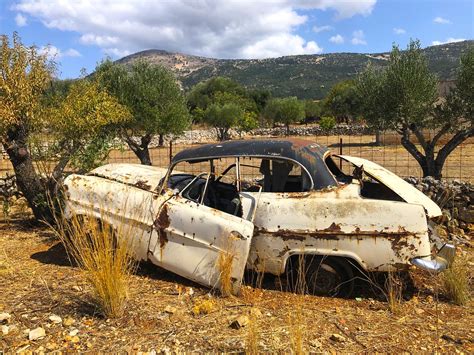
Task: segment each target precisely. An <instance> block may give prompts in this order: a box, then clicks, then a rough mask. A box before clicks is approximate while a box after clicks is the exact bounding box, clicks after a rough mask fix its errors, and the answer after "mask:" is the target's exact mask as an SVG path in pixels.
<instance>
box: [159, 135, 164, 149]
mask: <svg viewBox="0 0 474 355" xmlns="http://www.w3.org/2000/svg"><path fill="white" fill-rule="evenodd" d="M164 145H165V136H164V135H163V134H160V135H159V137H158V146H160V147H163V146H164Z"/></svg>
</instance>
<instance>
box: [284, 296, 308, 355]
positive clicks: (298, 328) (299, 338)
mask: <svg viewBox="0 0 474 355" xmlns="http://www.w3.org/2000/svg"><path fill="white" fill-rule="evenodd" d="M303 321H304V319H303V309H302V305H298V306H297V307H296V308H295V312H294V313H290V314H289V315H288V325H289V329H288V331H289V335H290V349H291V352H292V353H293V354H296V355H300V354H304V353H305V351H304V345H303V344H304V332H305V329H304V324H303Z"/></svg>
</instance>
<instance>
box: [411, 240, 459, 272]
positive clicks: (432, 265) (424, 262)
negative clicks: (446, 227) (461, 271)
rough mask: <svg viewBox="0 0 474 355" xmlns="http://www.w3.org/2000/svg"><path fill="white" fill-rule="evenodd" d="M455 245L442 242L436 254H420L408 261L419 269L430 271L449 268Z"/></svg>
mask: <svg viewBox="0 0 474 355" xmlns="http://www.w3.org/2000/svg"><path fill="white" fill-rule="evenodd" d="M455 255H456V247H455V246H454V245H453V244H444V245H443V246H442V247H441V249H440V250H439V251H438V254H436V255H431V256H421V257H416V258H413V259H411V260H410V262H411V263H412V264H413V265H415V266H416V267H419V268H420V269H423V270H427V271H430V272H440V271H443V270H446V269H447V268H449V266H450V265H451V264H452V263H453V261H454V256H455Z"/></svg>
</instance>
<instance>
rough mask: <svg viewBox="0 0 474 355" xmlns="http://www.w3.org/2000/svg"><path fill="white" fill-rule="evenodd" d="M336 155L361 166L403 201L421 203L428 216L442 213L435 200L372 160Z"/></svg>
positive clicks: (431, 216)
mask: <svg viewBox="0 0 474 355" xmlns="http://www.w3.org/2000/svg"><path fill="white" fill-rule="evenodd" d="M337 156H338V157H340V158H341V159H343V160H345V161H348V162H349V163H351V164H353V165H355V166H357V167H359V168H360V167H361V166H363V167H364V172H365V173H366V174H367V175H368V176H370V177H371V178H373V179H374V180H376V181H378V182H379V183H381V184H383V185H385V186H387V187H388V188H389V189H390V190H392V191H393V192H395V193H396V194H397V195H398V196H400V197H401V198H402V199H403V200H404V201H406V202H408V203H414V204H418V205H422V206H423V207H424V208H425V210H426V215H427V216H428V217H430V218H433V217H437V216H441V215H442V212H441V209H440V208H439V206H438V205H437V204H436V203H435V202H433V200H431V199H430V198H429V197H428V196H426V195H425V194H424V193H423V192H421V191H419V190H418V189H416V188H415V187H414V186H412V185H410V184H409V183H408V182H406V181H405V180H403V179H401V178H400V177H399V176H397V175H395V174H394V173H392V172H391V171H389V170H387V169H385V168H384V167H382V166H380V165H378V164H376V163H374V162H371V161H370V160H366V159H362V158H356V157H351V156H348V155H337Z"/></svg>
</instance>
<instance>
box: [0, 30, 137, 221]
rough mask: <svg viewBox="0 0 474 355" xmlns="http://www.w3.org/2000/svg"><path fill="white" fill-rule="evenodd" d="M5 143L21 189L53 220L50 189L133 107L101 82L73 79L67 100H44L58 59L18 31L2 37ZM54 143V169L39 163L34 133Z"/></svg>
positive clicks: (0, 106) (0, 104)
mask: <svg viewBox="0 0 474 355" xmlns="http://www.w3.org/2000/svg"><path fill="white" fill-rule="evenodd" d="M0 42H1V43H0V73H1V75H0V142H1V144H2V147H3V149H4V150H5V152H6V153H7V155H8V158H9V160H10V162H11V164H12V166H13V169H14V172H15V175H16V181H17V185H18V188H19V189H20V191H21V192H22V193H23V195H24V196H25V198H26V200H27V201H28V204H29V206H30V207H31V209H32V211H33V213H34V215H35V217H36V218H37V219H50V218H51V212H52V211H51V210H50V207H49V205H48V203H47V198H48V194H49V193H50V192H52V191H55V190H56V186H57V184H58V181H60V177H61V175H62V172H63V170H64V168H65V167H66V165H67V164H68V162H69V161H70V159H71V158H72V157H73V156H74V155H75V154H78V153H79V152H80V150H81V149H83V148H84V147H85V146H86V145H87V144H89V143H90V141H91V140H92V139H94V138H95V136H96V134H97V133H98V132H99V131H101V130H102V129H103V128H105V127H106V126H108V125H109V124H111V123H112V124H113V123H117V122H119V121H123V120H126V119H127V118H128V111H127V110H126V109H125V108H124V107H123V106H121V105H120V104H119V103H118V102H117V101H116V100H115V99H114V98H113V97H111V96H110V95H108V94H107V92H105V91H104V90H101V89H100V87H99V86H98V84H97V82H94V81H85V80H84V81H79V82H77V83H74V84H73V88H71V92H70V94H68V95H67V97H66V98H65V100H64V101H62V102H61V103H57V102H55V101H54V100H45V92H46V91H47V89H48V87H49V86H50V85H51V80H52V78H53V74H54V71H55V65H54V62H52V61H51V60H49V59H48V58H47V57H46V55H43V54H40V53H39V52H38V50H37V49H36V48H35V47H27V46H25V45H23V44H22V42H21V39H20V37H19V36H18V35H17V34H16V33H15V34H14V35H13V41H12V43H11V45H10V41H9V38H8V37H7V36H2V37H1V38H0ZM37 134H42V139H43V142H42V144H51V145H55V149H54V153H55V154H54V156H50V157H49V158H50V159H52V161H50V162H49V163H50V164H51V165H53V168H52V170H51V174H49V175H47V176H44V175H42V174H40V173H39V172H38V170H37V167H38V164H34V163H35V161H34V156H33V155H32V152H31V147H32V138H33V137H34V136H35V135H37Z"/></svg>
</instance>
